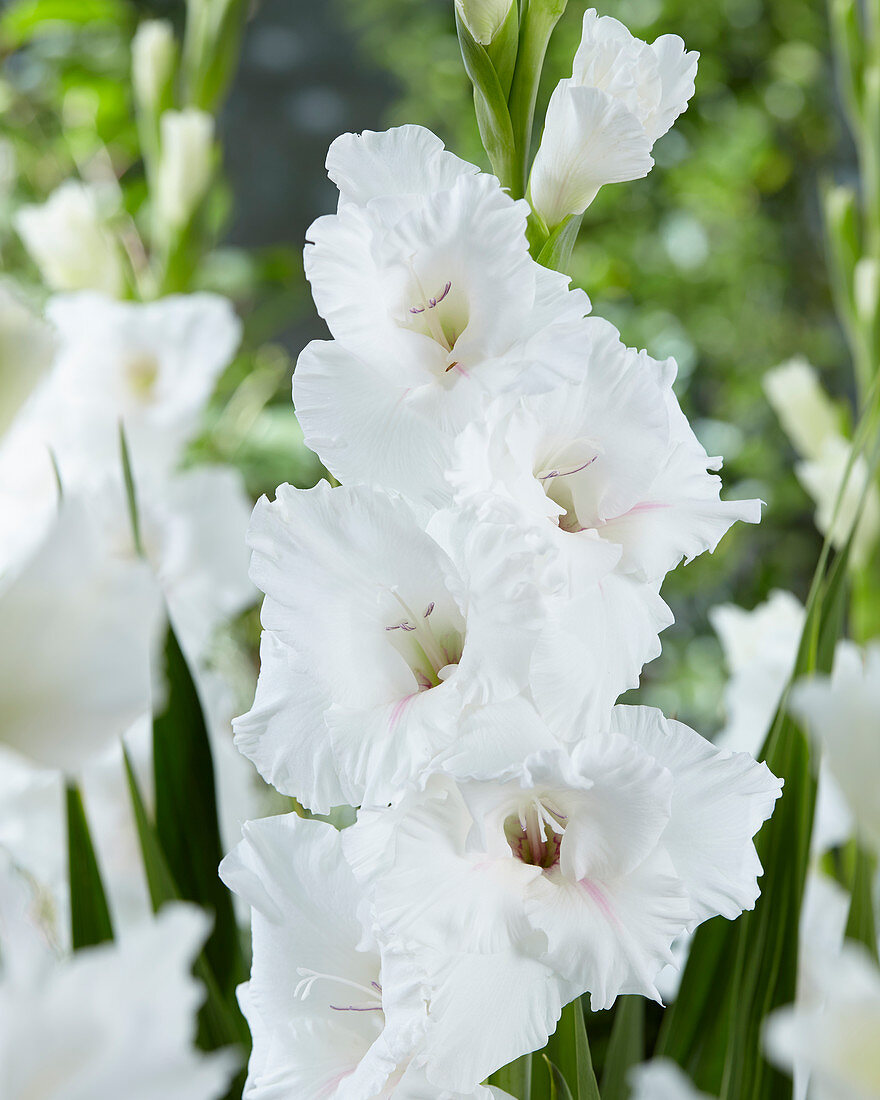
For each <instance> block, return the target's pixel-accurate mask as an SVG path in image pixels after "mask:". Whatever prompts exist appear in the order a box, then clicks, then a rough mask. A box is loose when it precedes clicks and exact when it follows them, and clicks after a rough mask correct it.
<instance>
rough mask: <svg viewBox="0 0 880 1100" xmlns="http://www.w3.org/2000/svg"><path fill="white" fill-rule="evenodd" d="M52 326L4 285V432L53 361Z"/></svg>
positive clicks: (0, 356) (0, 340) (0, 291)
mask: <svg viewBox="0 0 880 1100" xmlns="http://www.w3.org/2000/svg"><path fill="white" fill-rule="evenodd" d="M54 352H55V339H54V337H53V335H52V330H51V329H50V328H49V326H48V325H47V324H46V323H45V322H44V321H42V320H41V319H40V318H39V317H38V316H37V315H36V314H35V313H33V312H32V311H31V310H30V309H28V308H27V306H25V305H24V304H23V303H22V302H21V301H20V300H19V298H18V296H17V295H16V294H13V293H12V292H11V291H10V290H8V289H7V288H6V287H5V286H2V285H0V435H2V434H3V433H4V432H5V431H6V429H7V428H8V427H9V425H10V424H11V423H12V421H13V419H14V418H15V415H16V413H17V412H18V410H19V409H20V408H21V406H22V405H23V404H24V402H25V401H26V400H27V398H28V397H29V395H30V394H31V393H32V391H33V390H34V389H35V388H36V385H37V383H38V382H40V381H41V379H42V377H43V375H44V374H45V372H46V370H47V369H48V367H49V364H50V363H51V362H52V356H53V354H54Z"/></svg>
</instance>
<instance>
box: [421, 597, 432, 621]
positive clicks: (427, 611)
mask: <svg viewBox="0 0 880 1100" xmlns="http://www.w3.org/2000/svg"><path fill="white" fill-rule="evenodd" d="M433 610H434V601H433V600H431V602H430V603H429V604H428V607H427V610H426V611H425V614H424V616H423V618H425V619H427V617H428V616H429V615H430V614H431V612H432V611H433Z"/></svg>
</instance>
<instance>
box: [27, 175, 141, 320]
mask: <svg viewBox="0 0 880 1100" xmlns="http://www.w3.org/2000/svg"><path fill="white" fill-rule="evenodd" d="M13 222H14V224H15V228H16V231H17V232H18V235H19V236H20V237H21V239H22V241H23V242H24V246H25V248H26V249H27V250H28V252H29V253H30V255H31V257H32V259H33V260H34V262H35V263H36V265H37V266H38V267H39V269H40V271H41V273H42V276H43V279H44V280H45V282H46V285H47V286H48V287H49V288H50V289H52V290H100V291H101V292H102V293H104V294H107V295H109V296H110V297H111V298H116V297H119V295H121V294H122V292H123V290H124V287H125V274H124V271H123V267H122V260H121V255H120V250H119V246H118V244H117V242H116V240H115V239H114V237H113V235H112V233H111V232H110V231H109V229H108V228H107V226H106V224H105V219H104V216H103V212H102V203H101V199H100V195H99V192H98V191H97V189H96V188H94V187H91V186H89V185H88V184H85V183H80V182H78V181H77V180H67V181H66V182H65V183H62V184H61V186H60V187H58V188H57V189H56V190H55V191H53V192H52V194H51V195H50V196H49V198H48V199H47V200H46V202H44V203H42V204H41V205H30V206H22V207H21V208H20V209H19V210H18V211H16V214H15V216H14V218H13Z"/></svg>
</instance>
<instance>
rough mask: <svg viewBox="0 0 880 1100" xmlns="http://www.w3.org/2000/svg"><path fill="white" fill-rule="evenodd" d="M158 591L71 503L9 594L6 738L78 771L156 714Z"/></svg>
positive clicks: (47, 763) (2, 626)
mask: <svg viewBox="0 0 880 1100" xmlns="http://www.w3.org/2000/svg"><path fill="white" fill-rule="evenodd" d="M159 618H160V616H159V600H158V591H157V588H156V585H155V582H154V580H153V577H152V575H151V573H150V569H149V567H148V566H147V565H146V563H144V562H140V561H136V560H129V559H125V558H120V557H118V556H116V555H114V554H113V553H112V552H111V550H110V548H109V547H108V545H107V541H106V539H104V538H103V536H102V533H101V532H100V531H99V530H97V529H96V525H95V523H94V520H93V519H92V517H90V516H89V515H88V514H87V511H86V508H85V507H84V506H83V504H82V503H81V502H79V501H75V500H70V499H67V498H66V499H65V500H64V501H63V502H62V504H61V505H60V508H59V512H58V515H57V518H56V519H55V521H54V523H53V524H52V526H51V527H50V529H49V531H48V533H47V534H46V536H45V538H44V539H43V541H42V543H41V544H40V546H39V547H38V549H37V550H36V551H35V553H34V554H33V556H32V557H31V558H29V559H28V560H27V561H25V562H24V563H23V564H22V565H21V566H20V567H19V568H18V569H17V570H15V569H13V570H10V571H9V572H8V573H7V574H6V575H5V576H4V577H3V579H2V588H0V652H2V653H3V661H2V662H0V713H2V714H3V721H2V723H0V740H2V742H3V743H5V744H7V745H10V746H11V747H12V748H14V749H16V750H17V751H18V752H20V753H21V754H22V755H24V756H26V757H27V758H29V759H31V760H34V761H36V762H37V763H38V764H40V765H42V766H44V767H51V768H60V769H62V770H64V771H67V772H76V771H77V770H78V769H79V768H80V767H81V766H82V765H83V764H84V763H85V762H86V761H88V760H89V759H90V758H93V757H94V756H96V755H97V754H99V753H100V752H101V751H102V750H103V749H104V748H106V747H107V745H108V744H110V743H112V741H114V740H115V739H116V738H118V737H119V736H120V734H121V733H122V732H123V731H124V730H125V729H126V728H127V726H128V725H129V724H130V723H131V722H133V721H134V720H135V718H137V717H138V715H139V714H141V713H143V712H144V711H145V710H149V707H150V661H151V656H152V653H153V649H154V646H155V644H156V642H157V629H158V625H159Z"/></svg>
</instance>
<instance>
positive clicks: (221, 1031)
mask: <svg viewBox="0 0 880 1100" xmlns="http://www.w3.org/2000/svg"><path fill="white" fill-rule="evenodd" d="M123 756H124V759H125V774H126V778H127V780H128V790H129V794H130V796H131V804H132V810H133V813H134V820H135V826H136V828H137V834H138V841H139V843H140V849H141V856H142V858H143V861H144V871H145V872H146V876H147V885H148V888H149V891H150V902H151V904H152V906H153V912H154V913H158V911H159V910H160V909H161V908H162V906H163V905H164V904H165V903H166V902H168V901H176V900H178V899H179V898H180V891H179V890H178V889H177V885H176V883H175V882H174V877H173V875H172V874H171V870H170V869H169V867H168V863H167V862H166V860H165V855H164V853H163V851H162V847H161V845H160V844H159V839H158V837H157V836H156V830H155V827H154V826H153V823H152V822H151V821H150V819H149V816H148V814H147V810H146V806H145V805H144V800H143V796H142V795H141V791H140V787H139V786H138V781H137V776H136V775H135V772H134V768H133V767H132V764H131V760H130V758H129V755H128V752H127V751H126V750H125V749H124V748H123ZM193 971H194V973H195V975H196V977H197V978H199V980H200V981H201V982H202V983H203V985H204V986H205V994H206V995H205V1002H204V1004H203V1005H202V1007H201V1009H200V1011H199V1031H198V1036H197V1043H198V1045H199V1046H200V1047H201V1048H202V1050H218V1049H220V1048H221V1047H226V1046H229V1045H230V1044H236V1045H241V1046H244V1047H245V1049H247V1047H248V1045H249V1043H250V1036H249V1034H248V1029H247V1025H246V1024H245V1022H244V1019H243V1017H242V1015H241V1013H240V1012H239V1010H238V1008H237V1006H236V1004H235V1003H233V1004H229V1003H227V1001H226V1000H224V997H223V995H222V993H221V992H220V989H219V987H218V985H217V979H216V978H215V977H214V973H213V971H212V970H211V965H210V963H209V962H208V959H207V957H206V955H205V953H204V951H202V952H200V953H199V956H198V958H197V959H196V962H195V965H194V967H193ZM239 1095H240V1090H239Z"/></svg>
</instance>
